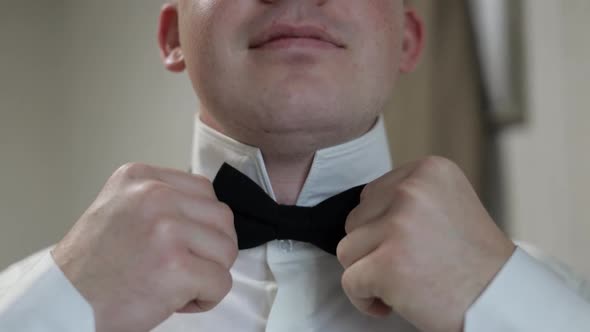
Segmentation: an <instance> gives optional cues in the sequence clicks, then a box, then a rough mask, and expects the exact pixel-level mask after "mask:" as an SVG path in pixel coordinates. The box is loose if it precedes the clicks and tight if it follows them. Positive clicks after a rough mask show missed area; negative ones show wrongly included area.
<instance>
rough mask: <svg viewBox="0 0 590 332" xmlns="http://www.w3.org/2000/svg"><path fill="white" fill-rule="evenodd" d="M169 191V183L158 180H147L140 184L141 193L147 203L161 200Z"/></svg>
mask: <svg viewBox="0 0 590 332" xmlns="http://www.w3.org/2000/svg"><path fill="white" fill-rule="evenodd" d="M169 191H170V187H169V186H168V185H167V184H165V183H163V182H160V181H156V180H148V181H145V182H143V183H142V184H140V186H139V194H140V195H141V196H142V198H143V199H144V201H147V203H151V202H152V201H160V200H161V199H162V198H163V197H164V196H165V195H166V194H167V193H168V192H169Z"/></svg>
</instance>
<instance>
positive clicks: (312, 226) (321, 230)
mask: <svg viewBox="0 0 590 332" xmlns="http://www.w3.org/2000/svg"><path fill="white" fill-rule="evenodd" d="M363 187H364V186H358V187H354V188H352V189H349V190H347V191H345V192H343V193H340V194H338V195H336V196H334V197H331V198H329V199H327V200H325V201H323V202H322V203H320V204H318V205H316V206H314V207H302V206H289V205H280V204H277V203H276V202H275V201H274V200H273V199H272V198H270V197H269V196H268V195H267V194H266V193H265V192H264V191H263V190H262V188H260V187H259V186H258V185H257V184H256V183H255V182H253V181H252V180H250V178H248V177H247V176H245V175H244V174H242V173H240V172H239V171H238V170H236V169H235V168H233V167H231V166H230V165H228V164H223V166H222V167H221V169H220V170H219V172H218V173H217V176H216V177H215V180H214V181H213V188H214V189H215V193H216V194H217V198H218V199H219V200H220V201H222V202H224V203H225V204H227V205H229V207H230V208H231V209H232V211H233V212H234V223H235V227H236V233H237V235H238V247H239V249H249V248H254V247H257V246H259V245H262V244H265V243H266V242H269V241H272V240H281V239H290V240H296V241H302V242H309V243H312V244H314V245H316V246H317V247H319V248H321V249H323V250H325V251H327V252H328V253H331V254H332V255H336V247H337V246H338V243H339V242H340V240H342V239H343V238H344V236H345V235H346V232H345V230H344V224H345V222H346V217H348V214H349V213H350V211H352V209H354V208H355V207H356V206H357V205H358V204H359V200H360V194H361V191H362V190H363Z"/></svg>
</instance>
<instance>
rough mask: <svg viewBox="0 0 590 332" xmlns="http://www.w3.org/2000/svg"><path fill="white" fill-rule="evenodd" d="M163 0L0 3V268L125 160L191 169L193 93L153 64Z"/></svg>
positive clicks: (66, 217) (54, 232)
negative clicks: (158, 17)
mask: <svg viewBox="0 0 590 332" xmlns="http://www.w3.org/2000/svg"><path fill="white" fill-rule="evenodd" d="M5 3H6V4H5ZM161 3H162V2H161V1H160V0H141V1H117V0H101V1H89V0H84V1H81V0H62V1H13V2H10V3H8V2H3V3H2V5H0V19H1V21H0V41H2V51H1V52H0V93H1V98H0V158H1V159H0V270H2V269H3V267H6V266H7V265H8V264H9V263H11V262H14V261H16V260H17V259H19V258H22V257H25V256H26V255H27V254H29V253H31V252H34V251H35V250H38V249H40V248H42V247H44V246H47V245H49V244H51V243H54V242H56V241H58V240H59V239H60V238H61V237H62V236H63V235H64V234H65V232H66V231H67V230H68V229H69V228H70V227H71V225H72V224H73V223H74V222H75V221H76V219H77V218H78V217H79V215H80V214H81V213H82V212H83V211H84V209H85V208H86V207H87V206H88V205H89V204H90V203H91V202H92V200H93V199H94V198H95V197H96V194H97V192H98V191H99V190H100V188H101V187H102V185H103V184H104V182H105V180H106V179H107V177H108V176H109V175H110V174H111V173H112V172H113V171H114V170H115V169H116V168H117V167H118V166H120V165H122V164H124V163H125V162H127V161H142V162H147V163H151V164H156V165H162V166H166V167H176V168H179V169H187V168H188V165H189V157H190V146H191V137H192V136H191V134H192V121H193V114H194V112H195V111H196V105H197V103H196V100H195V97H194V93H193V92H192V89H191V87H190V84H189V81H188V79H187V78H186V77H185V76H184V75H172V74H169V73H167V72H166V71H165V70H164V69H163V67H162V65H161V64H160V60H159V51H158V49H157V44H156V31H157V16H158V12H159V8H160V7H159V6H160V5H161Z"/></svg>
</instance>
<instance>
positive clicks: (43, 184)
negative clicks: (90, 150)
mask: <svg viewBox="0 0 590 332" xmlns="http://www.w3.org/2000/svg"><path fill="white" fill-rule="evenodd" d="M60 16H61V12H60V8H58V7H55V6H53V5H52V2H50V1H35V2H31V1H10V2H9V1H4V2H2V4H1V5H0V42H1V46H0V270H1V269H2V267H3V266H5V265H6V264H7V263H9V262H10V261H11V260H15V259H16V258H17V257H23V256H24V255H26V254H28V253H31V252H33V251H34V250H36V249H38V248H39V247H41V246H45V245H48V244H49V243H50V242H52V241H55V239H57V238H58V237H59V236H60V235H61V234H62V232H63V230H62V229H61V227H60V226H62V225H64V216H65V213H64V200H63V194H62V192H63V183H64V181H65V176H66V173H65V172H64V159H65V157H66V154H65V151H64V149H63V148H62V147H63V146H64V144H65V142H66V140H65V136H64V130H65V129H66V127H65V126H64V110H63V108H61V107H60V106H59V104H60V103H61V97H62V96H61V92H62V89H61V85H62V82H61V79H60V78H59V73H60V65H59V61H58V58H57V54H58V52H59V48H60V45H61V42H60V38H59V34H58V28H59V17H60Z"/></svg>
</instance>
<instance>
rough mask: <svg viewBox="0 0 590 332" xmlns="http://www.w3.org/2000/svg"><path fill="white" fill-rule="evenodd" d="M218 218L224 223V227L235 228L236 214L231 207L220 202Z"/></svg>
mask: <svg viewBox="0 0 590 332" xmlns="http://www.w3.org/2000/svg"><path fill="white" fill-rule="evenodd" d="M218 210H219V212H218V216H219V220H220V221H221V222H222V224H223V225H225V226H226V227H233V225H234V212H233V211H232V209H231V208H230V207H229V205H227V204H225V203H223V202H219V203H218Z"/></svg>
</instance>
